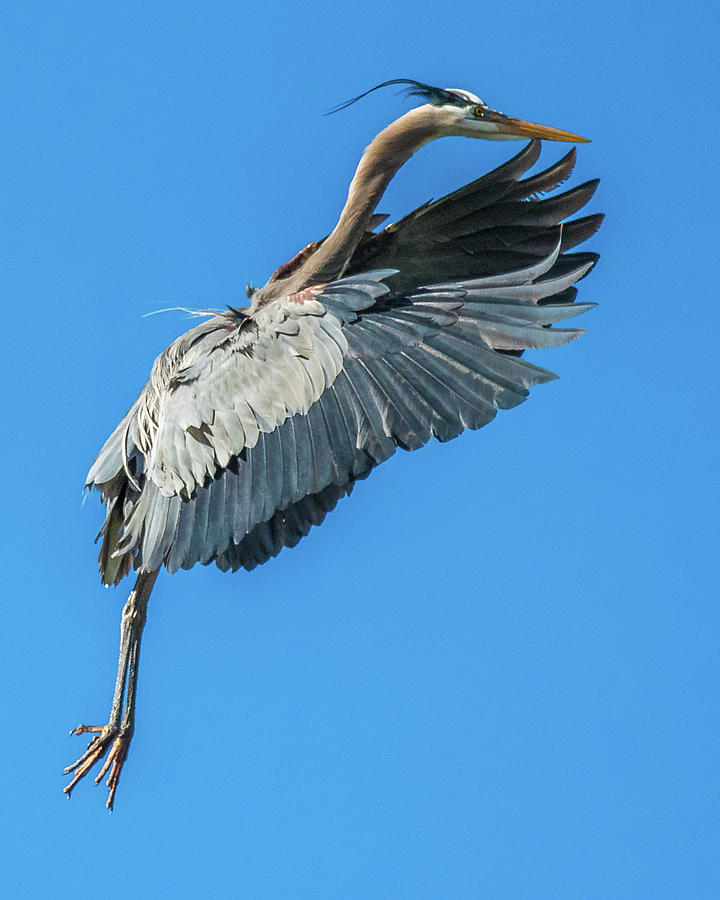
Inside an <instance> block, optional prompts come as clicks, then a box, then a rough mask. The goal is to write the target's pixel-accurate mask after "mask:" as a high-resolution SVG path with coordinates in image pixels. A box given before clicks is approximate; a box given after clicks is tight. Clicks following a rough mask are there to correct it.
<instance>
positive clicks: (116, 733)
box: [63, 725, 132, 810]
mask: <svg viewBox="0 0 720 900" xmlns="http://www.w3.org/2000/svg"><path fill="white" fill-rule="evenodd" d="M70 734H77V735H81V734H95V737H94V738H93V739H92V740H91V741H90V743H89V744H88V746H87V749H86V750H85V752H84V753H83V754H82V755H81V756H80V757H78V759H76V760H75V762H74V763H73V764H72V765H70V766H68V767H67V768H66V769H65V774H66V775H69V774H70V773H71V772H73V773H74V774H73V777H72V780H71V781H70V782H69V784H67V785H66V786H65V787H64V788H63V791H64V793H65V794H67V796H68V797H69V796H70V795H71V794H72V791H73V788H74V787H75V785H76V784H77V783H78V782H79V781H80V780H81V779H83V778H84V777H85V776H86V775H87V774H88V772H89V771H90V770H91V769H92V767H93V766H94V765H95V764H96V763H98V762H100V760H101V759H102V758H103V757H105V761H104V762H103V764H102V768H101V769H100V772H99V773H98V774H97V776H96V777H95V784H100V782H101V781H102V779H103V778H104V777H105V775H106V774H107V773H108V771H109V773H110V774H109V775H108V778H107V781H106V782H105V785H106V787H107V788H108V798H107V802H106V804H105V805H106V806H107V808H108V809H109V810H112V808H113V803H114V800H115V791H116V790H117V786H118V782H119V780H120V773H121V771H122V767H123V765H124V763H125V759H126V758H127V752H128V748H129V747H130V741H131V739H132V733H131V732H130V731H128V730H126V729H118V728H116V727H113V726H110V725H103V726H100V725H78V726H77V728H73V730H72V731H71V732H70Z"/></svg>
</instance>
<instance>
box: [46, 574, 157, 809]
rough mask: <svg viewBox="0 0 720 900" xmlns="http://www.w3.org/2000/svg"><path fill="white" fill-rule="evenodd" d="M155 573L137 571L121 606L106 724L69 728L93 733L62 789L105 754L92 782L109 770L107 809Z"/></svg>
mask: <svg viewBox="0 0 720 900" xmlns="http://www.w3.org/2000/svg"><path fill="white" fill-rule="evenodd" d="M157 576H158V573H157V572H148V573H147V574H142V575H138V578H137V581H136V582H135V587H134V588H133V589H132V591H131V592H130V596H129V597H128V599H127V603H126V604H125V607H124V608H123V612H122V622H121V625H120V655H119V658H118V670H117V677H116V679H115V692H114V694H113V701H112V706H111V708H110V718H109V720H108V723H107V725H78V726H77V728H74V729H73V730H72V731H71V734H87V733H94V734H95V737H94V738H93V739H92V740H91V741H90V743H89V744H88V747H87V750H86V751H85V752H84V753H83V754H82V756H81V757H80V758H79V759H77V760H75V762H74V763H73V764H72V765H71V766H68V767H67V768H66V769H65V773H66V774H69V773H70V772H73V773H74V775H73V778H72V781H71V782H70V783H69V784H68V785H67V786H66V787H65V788H64V789H63V790H64V791H65V793H66V794H67V795H68V797H69V796H70V794H71V793H72V790H73V788H74V787H75V785H76V784H77V783H78V781H80V780H81V779H82V778H84V777H85V776H86V775H87V774H88V772H89V771H90V769H92V767H93V766H94V765H95V763H97V762H99V761H100V760H101V759H102V758H103V757H104V756H105V757H106V759H105V761H104V763H103V765H102V768H101V769H100V772H99V774H98V775H97V777H96V778H95V783H96V784H99V783H100V781H102V779H103V778H104V776H105V774H106V773H107V772H108V770H109V771H110V774H109V775H108V779H107V781H106V782H105V784H106V786H107V787H108V788H109V791H108V798H107V803H106V804H105V805H106V806H107V808H108V809H112V808H113V803H114V800H115V791H116V790H117V785H118V781H119V780H120V773H121V771H122V767H123V764H124V762H125V759H126V758H127V753H128V749H129V748H130V741H131V740H132V736H133V732H134V731H135V699H136V697H137V682H138V672H139V664H140V642H141V640H142V633H143V628H144V627H145V620H146V616H147V605H148V600H149V599H150V593H151V592H152V589H153V585H154V584H155V579H156V578H157Z"/></svg>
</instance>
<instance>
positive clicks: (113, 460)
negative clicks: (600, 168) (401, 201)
mask: <svg viewBox="0 0 720 900" xmlns="http://www.w3.org/2000/svg"><path fill="white" fill-rule="evenodd" d="M536 156H537V146H536V145H534V144H531V145H529V146H528V147H527V148H525V150H524V151H522V152H521V153H520V154H519V155H518V156H517V157H516V158H515V159H514V160H511V161H510V162H509V163H508V164H506V165H505V166H503V167H500V169H498V170H496V172H495V173H490V174H489V175H488V176H485V177H484V178H483V179H479V180H478V181H477V182H474V183H473V184H471V185H467V186H466V187H465V188H462V189H461V190H460V191H457V192H455V194H453V195H450V196H449V197H447V198H443V199H442V200H441V201H438V202H437V203H431V204H427V205H426V206H425V207H422V208H421V209H420V210H416V211H415V213H413V214H411V216H409V217H407V219H406V220H403V221H402V222H400V223H398V224H397V225H396V226H390V227H389V229H386V231H385V232H383V233H381V235H379V236H378V240H377V242H376V243H377V248H376V249H374V250H373V247H372V246H371V247H370V249H369V250H368V254H369V257H370V258H373V254H374V258H375V259H382V258H383V256H384V257H385V258H387V259H389V260H392V261H395V259H399V258H400V257H401V256H402V255H403V254H404V253H405V252H406V250H407V249H408V248H410V247H411V245H412V241H413V240H414V237H413V235H414V233H415V232H417V233H418V234H421V233H422V234H424V235H426V236H427V235H428V234H431V235H433V237H432V240H433V241H434V242H435V243H436V244H438V245H439V244H443V242H445V244H447V246H450V245H451V244H452V245H453V247H454V248H455V249H453V250H452V253H453V254H455V256H453V259H455V260H456V262H457V265H456V264H455V263H453V264H452V265H449V269H448V271H449V274H450V276H451V278H452V276H453V275H455V279H454V280H450V279H449V280H447V281H445V282H439V283H434V281H433V279H432V278H428V279H427V282H426V283H425V282H423V281H417V280H416V281H415V282H414V286H413V287H412V288H411V289H407V288H405V287H403V286H402V285H403V277H404V278H405V279H406V280H407V279H409V278H411V277H412V273H410V274H409V275H408V274H407V273H406V272H405V271H403V273H402V277H396V270H395V269H387V268H385V269H381V270H377V271H360V272H356V273H355V274H351V275H350V277H347V278H343V279H340V280H339V281H336V282H334V283H332V284H328V285H322V286H318V287H316V288H310V289H307V290H306V291H302V292H301V293H300V294H298V295H293V296H291V297H285V298H281V299H279V300H276V301H273V302H271V303H268V304H267V305H266V306H263V307H261V308H258V309H251V310H250V311H249V312H244V311H230V312H229V313H227V314H220V315H218V316H215V317H214V318H213V319H211V320H210V321H209V322H205V323H203V324H202V325H200V326H197V327H196V328H195V329H192V330H191V331H190V332H188V333H187V334H186V335H184V336H183V337H182V338H180V339H178V341H176V342H175V344H173V345H171V347H170V348H168V350H167V351H165V354H163V355H162V356H161V357H159V358H158V360H157V361H156V364H155V366H154V367H153V373H152V375H151V379H150V381H149V382H148V385H147V386H146V388H145V389H144V391H143V392H142V393H141V395H140V397H139V398H138V400H137V401H136V403H135V404H134V406H133V407H132V409H131V410H130V411H129V413H128V414H127V416H126V417H125V418H124V419H123V421H122V422H121V423H120V425H119V426H118V428H117V429H116V430H115V431H114V432H113V434H112V435H111V436H110V438H109V439H108V441H107V442H106V444H105V446H104V447H103V449H102V451H101V453H100V455H99V456H98V459H97V460H96V462H95V463H94V465H93V467H92V469H91V470H90V473H89V475H88V481H89V483H95V484H96V485H98V486H99V487H100V488H101V489H102V492H103V499H104V500H106V501H107V503H108V519H107V520H106V525H105V526H104V529H103V535H104V537H105V542H104V544H103V550H102V551H101V567H102V566H103V563H102V560H103V559H105V560H106V562H105V566H106V568H105V570H104V571H110V572H111V578H110V580H112V577H114V574H115V573H117V572H122V573H124V571H126V569H127V566H128V565H129V562H128V560H129V559H131V558H133V557H134V564H135V567H136V569H138V570H139V571H153V570H155V569H157V568H159V567H160V566H161V565H162V564H164V565H166V567H167V568H168V569H169V570H170V571H171V572H172V571H175V570H176V569H178V568H180V567H185V568H189V567H191V566H192V565H194V564H195V563H196V562H202V563H203V564H207V563H210V562H213V561H214V562H216V563H217V565H218V566H219V567H220V568H221V569H236V568H238V567H244V568H247V569H252V568H254V567H255V566H256V565H259V564H260V563H262V562H264V561H265V560H266V559H268V558H270V557H271V556H274V555H275V554H277V553H278V552H279V551H280V549H282V547H284V546H294V545H295V544H296V543H297V542H298V541H299V540H300V539H301V538H302V537H303V536H304V535H305V534H307V532H308V531H309V529H310V528H311V527H312V526H313V525H314V524H319V523H320V522H321V521H322V520H323V518H324V516H325V515H326V513H327V512H328V511H329V510H330V509H332V508H333V507H334V506H335V505H336V504H337V502H338V501H339V499H340V498H341V497H342V496H345V495H346V494H348V493H349V492H350V491H351V489H352V486H353V484H354V482H355V481H356V480H357V479H360V478H364V477H365V476H366V475H367V474H368V473H369V472H370V470H371V469H372V468H373V467H374V466H376V465H378V464H379V463H381V462H383V461H384V460H386V459H388V457H389V456H391V455H392V454H393V453H394V452H395V450H396V448H397V447H401V448H404V449H408V450H414V449H417V448H419V447H421V446H422V445H423V444H425V443H426V442H427V441H428V440H429V439H430V438H431V437H436V438H438V439H439V440H441V441H445V440H450V439H451V438H453V437H455V436H457V435H458V434H460V432H462V431H463V430H464V429H466V428H470V429H475V428H480V427H482V426H483V425H485V424H487V423H488V422H489V421H491V420H492V419H493V418H494V416H495V415H496V412H497V410H498V409H508V408H511V407H513V406H515V405H517V404H519V403H521V402H522V401H523V400H524V399H525V397H526V396H527V395H528V393H529V389H530V388H531V387H532V386H534V385H536V384H540V383H543V382H546V381H549V380H551V379H552V378H554V377H555V376H554V375H553V374H552V373H551V372H548V371H546V370H545V369H541V368H539V367H537V366H534V365H532V364H530V363H528V362H527V361H526V360H524V359H522V358H520V355H521V354H522V352H523V351H525V350H526V349H530V348H546V347H554V346H558V345H561V344H564V343H567V342H568V341H571V340H573V339H574V338H575V337H577V336H578V335H579V334H582V333H583V332H582V331H581V330H578V329H572V328H554V327H552V326H554V325H556V324H557V323H561V322H564V321H565V320H566V319H569V318H571V317H572V316H576V315H579V314H581V313H584V312H586V311H588V310H589V309H591V308H592V306H593V305H594V304H591V303H582V304H574V302H573V301H574V299H575V295H576V289H575V288H574V287H573V284H574V283H575V282H576V281H578V280H579V279H581V278H583V277H584V276H585V275H586V274H587V273H588V271H589V270H590V269H591V268H592V266H593V264H594V261H595V257H594V256H592V255H590V254H575V255H569V256H568V255H565V256H561V255H560V254H561V251H562V250H563V249H565V248H566V247H567V246H572V245H573V242H575V243H577V241H576V240H575V238H576V237H577V238H578V239H580V240H581V239H584V238H583V237H582V235H583V234H584V235H585V236H587V234H589V233H592V231H594V230H595V229H596V228H597V225H598V217H588V218H587V219H586V220H582V219H579V220H576V222H571V223H567V224H564V225H562V226H560V225H557V222H558V220H559V218H562V217H563V216H564V215H567V214H568V213H569V212H572V211H574V210H575V209H576V208H579V207H580V206H581V205H582V204H583V203H584V202H586V200H587V199H588V197H589V196H590V195H591V193H592V191H593V190H594V188H595V183H594V182H592V183H588V185H583V186H581V188H579V189H575V190H573V191H567V192H565V193H564V194H561V195H559V196H558V197H556V198H552V199H551V200H542V201H540V200H537V199H536V195H537V194H539V193H542V192H544V191H546V190H549V189H550V188H551V187H554V186H556V185H557V184H558V183H560V182H561V181H562V180H564V178H566V177H567V175H568V174H569V172H570V170H571V168H572V162H573V160H574V155H573V154H572V153H571V154H569V155H568V156H567V157H565V158H564V159H563V160H561V161H560V162H559V163H557V164H556V165H555V166H554V167H551V168H550V169H547V170H546V171H545V172H542V173H540V174H539V175H538V176H533V177H531V178H527V179H525V180H520V177H521V176H522V174H523V173H524V172H525V171H526V170H527V168H528V167H529V166H530V165H532V163H533V162H534V161H535V158H536ZM528 198H531V200H528ZM532 198H535V199H532ZM483 216H485V217H486V219H483ZM513 229H516V231H513ZM573 229H574V231H573ZM466 231H467V233H468V234H471V235H472V236H473V242H474V243H473V249H472V254H477V253H480V251H481V246H482V241H484V240H486V239H487V240H488V241H489V242H490V245H491V246H492V247H493V253H494V254H495V256H494V257H493V259H494V260H495V262H494V263H493V265H489V264H488V266H485V264H484V263H483V265H482V266H476V265H475V264H473V265H468V266H465V265H464V264H461V259H462V256H463V254H464V253H465V251H464V250H462V249H461V242H462V240H463V239H464V238H463V235H465V234H466ZM571 231H572V234H570V232H571ZM500 235H502V239H499V236H500ZM510 237H512V241H511V242H510V244H511V245H512V248H513V249H512V251H511V252H510V253H509V254H508V255H507V258H508V259H510V260H512V263H513V265H512V266H510V267H508V266H505V267H503V266H502V265H500V262H501V261H502V258H503V254H504V253H505V250H504V249H503V246H504V241H505V238H508V240H510ZM510 244H509V245H508V246H510ZM422 246H424V245H422ZM378 248H379V249H378ZM541 250H542V251H543V252H542V253H541V252H540V251H541ZM370 251H372V252H370ZM526 251H527V252H526ZM408 252H409V251H408ZM448 252H450V251H448ZM417 258H418V256H417V252H416V254H415V259H416V260H417ZM474 258H478V259H479V258H480V257H474ZM448 259H450V257H448ZM487 259H489V257H487ZM423 266H424V268H425V271H426V272H427V271H432V268H433V267H432V266H427V265H425V263H423ZM411 268H412V265H411ZM421 268H422V267H421ZM508 268H510V269H511V270H510V271H508V270H507V269H508ZM418 271H420V269H418ZM440 271H443V267H442V266H441V267H440ZM384 279H389V280H390V283H391V284H392V285H400V287H399V288H398V287H396V288H395V290H394V291H391V289H390V288H389V287H388V286H387V285H386V284H385V283H384ZM423 283H424V284H425V286H422V287H419V286H418V285H419V284H423ZM126 474H127V475H128V476H131V475H132V480H130V478H126V477H125V475H126ZM136 482H140V490H139V491H138V490H136V488H135V483H136ZM120 510H122V516H120ZM111 519H112V522H111ZM113 523H114V524H113ZM108 542H109V544H108V546H106V543H108ZM114 558H120V560H121V562H122V565H120V563H116V564H113V565H111V564H110V563H108V562H107V560H108V559H114Z"/></svg>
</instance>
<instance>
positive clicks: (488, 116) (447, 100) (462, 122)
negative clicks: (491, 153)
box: [331, 78, 589, 144]
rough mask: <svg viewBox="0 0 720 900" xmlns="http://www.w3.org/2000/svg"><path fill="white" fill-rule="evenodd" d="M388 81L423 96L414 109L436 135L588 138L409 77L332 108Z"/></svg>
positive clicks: (498, 138)
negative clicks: (427, 122) (510, 114)
mask: <svg viewBox="0 0 720 900" xmlns="http://www.w3.org/2000/svg"><path fill="white" fill-rule="evenodd" d="M391 84H404V85H408V87H407V89H406V91H405V93H406V94H407V95H409V96H415V97H422V98H423V99H425V100H426V101H427V102H426V103H425V104H424V105H423V106H421V107H419V109H417V110H415V111H414V112H415V113H416V114H418V115H422V116H425V117H426V118H427V120H428V121H429V122H431V123H432V124H433V125H435V126H436V128H437V133H438V136H439V135H448V136H449V135H457V136H460V137H472V138H484V139H485V140H487V141H519V140H527V139H528V138H538V139H541V140H544V141H567V142H569V143H573V144H586V143H589V139H588V138H584V137H580V135H577V134H572V132H570V131H562V130H561V129H560V128H551V127H550V126H549V125H538V124H537V123H535V122H526V121H525V120H523V119H516V118H514V117H513V116H506V115H505V113H501V112H498V110H496V109H492V108H491V107H490V106H488V105H487V103H485V101H484V100H481V99H480V98H479V97H478V96H476V95H475V94H472V93H471V92H470V91H465V90H461V89H460V88H436V87H433V86H432V85H429V84H423V83H422V82H420V81H413V80H411V79H409V78H393V79H392V80H391V81H384V82H383V83H382V84H378V85H376V86H375V87H374V88H370V90H369V91H365V93H363V94H360V95H359V96H358V97H353V99H352V100H348V101H347V102H346V103H342V104H341V105H340V106H338V107H336V108H335V109H333V110H331V112H338V111H339V110H341V109H345V108H346V107H347V106H350V104H352V103H355V101H356V100H360V99H361V98H362V97H365V96H367V94H370V93H372V91H376V90H378V88H382V87H387V86H388V85H391Z"/></svg>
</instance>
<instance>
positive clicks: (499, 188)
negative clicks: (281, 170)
mask: <svg viewBox="0 0 720 900" xmlns="http://www.w3.org/2000/svg"><path fill="white" fill-rule="evenodd" d="M539 153H540V141H531V142H530V143H529V144H527V145H526V146H525V147H524V148H523V149H522V150H521V151H520V152H519V153H518V154H517V155H516V156H514V157H513V158H512V159H510V160H508V161H507V162H506V163H503V165H501V166H499V167H498V168H497V169H494V170H493V171H492V172H488V173H487V174H486V175H483V176H482V177H481V178H478V179H477V180H476V181H473V182H471V183H470V184H467V185H465V186H464V187H462V188H460V189H459V190H457V191H454V192H453V193H452V194H448V195H447V196H445V197H442V198H441V199H440V200H436V201H432V202H429V203H426V204H425V205H423V206H421V207H420V208H419V209H416V210H415V211H414V212H412V213H410V214H409V215H407V216H405V218H403V219H401V220H400V221H399V222H397V223H395V224H392V225H388V226H387V227H386V228H384V229H383V230H382V231H381V232H379V233H378V234H372V235H369V236H366V238H365V239H364V240H363V241H362V242H361V244H360V245H359V247H358V248H357V250H356V252H355V254H354V255H353V257H352V259H351V261H350V264H349V266H348V268H347V270H346V274H349V275H351V274H354V273H356V272H360V271H363V270H366V269H374V268H383V269H384V268H394V269H397V270H398V274H397V275H396V276H395V277H394V278H393V279H391V280H390V282H389V283H390V285H391V287H392V288H393V290H412V288H413V287H414V286H415V285H418V284H426V283H427V282H428V281H434V280H439V278H440V277H442V279H443V280H452V279H456V278H471V277H473V276H474V277H482V276H485V275H495V274H499V273H501V272H513V271H515V270H516V269H521V268H524V267H526V266H530V265H532V264H533V262H537V261H538V260H539V259H542V258H543V257H546V256H547V255H548V254H549V253H550V252H551V251H552V248H553V246H554V244H555V240H556V235H557V232H556V231H555V230H554V226H556V225H558V224H559V223H560V222H562V221H563V220H564V219H566V218H567V217H568V216H570V215H573V214H574V213H575V212H577V211H578V210H579V209H580V208H581V207H583V206H584V205H585V204H586V203H587V202H588V201H589V200H590V198H591V197H592V195H593V194H594V192H595V189H596V188H597V185H598V181H597V180H596V179H594V180H592V181H587V182H585V183H584V184H581V185H579V186H578V187H574V188H572V189H571V190H568V191H565V192H563V193H561V194H556V195H554V196H552V197H546V198H543V196H542V195H543V194H545V193H547V192H548V191H551V190H553V189H554V188H556V187H558V185H560V184H562V183H563V182H564V181H565V180H566V179H567V178H569V177H570V174H571V173H572V170H573V167H574V165H575V158H576V151H575V148H574V147H573V148H572V149H571V150H570V151H569V153H567V154H566V155H565V156H564V157H563V158H562V159H560V160H558V162H556V163H554V164H553V165H551V166H550V167H549V168H547V169H545V170H544V171H542V172H539V173H537V174H535V175H532V176H530V177H528V178H523V177H522V176H523V175H524V174H525V173H526V172H527V170H528V169H529V168H530V167H531V166H533V165H534V164H535V163H536V162H537V159H538V156H539ZM602 220H603V216H602V215H601V214H595V215H590V216H584V217H582V218H578V219H575V220H574V221H571V222H568V223H567V224H565V226H564V227H563V233H562V244H561V253H562V254H563V255H562V256H560V257H559V258H558V260H557V262H556V264H555V268H554V270H553V272H552V274H558V273H560V272H563V271H569V270H570V269H571V268H573V267H575V266H577V265H578V264H579V263H581V262H589V261H591V260H597V255H596V254H594V253H580V254H574V255H567V251H568V250H570V249H572V248H573V247H575V246H577V245H578V244H580V243H582V241H585V240H587V239H588V238H589V237H590V236H591V235H592V234H594V233H595V231H597V229H598V228H599V227H600V224H601V223H602Z"/></svg>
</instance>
